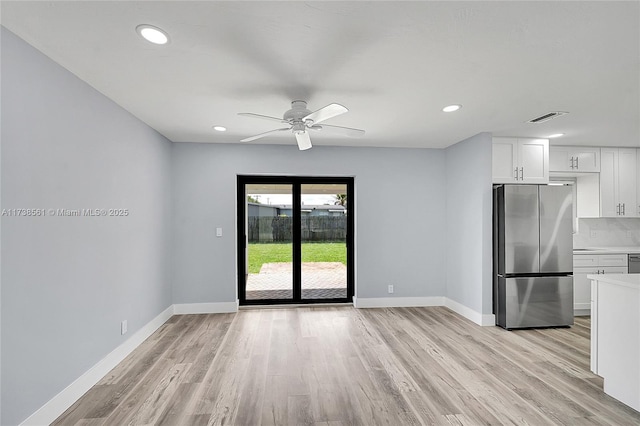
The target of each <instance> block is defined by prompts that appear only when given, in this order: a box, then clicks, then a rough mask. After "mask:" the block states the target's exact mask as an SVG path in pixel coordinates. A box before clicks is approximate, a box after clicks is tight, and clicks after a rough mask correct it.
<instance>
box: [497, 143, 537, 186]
mask: <svg viewBox="0 0 640 426" xmlns="http://www.w3.org/2000/svg"><path fill="white" fill-rule="evenodd" d="M492 161H493V164H492V169H493V183H542V184H544V183H549V140H548V139H521V138H493V154H492Z"/></svg>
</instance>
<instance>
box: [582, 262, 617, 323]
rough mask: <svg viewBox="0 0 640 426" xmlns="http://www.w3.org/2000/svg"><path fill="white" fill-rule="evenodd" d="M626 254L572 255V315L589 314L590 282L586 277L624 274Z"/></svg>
mask: <svg viewBox="0 0 640 426" xmlns="http://www.w3.org/2000/svg"><path fill="white" fill-rule="evenodd" d="M627 262H628V258H627V255H626V254H574V255H573V312H574V315H576V316H580V315H589V314H590V313H591V280H590V279H588V278H587V275H595V274H626V273H627V272H628V263H627Z"/></svg>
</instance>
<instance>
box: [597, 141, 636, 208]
mask: <svg viewBox="0 0 640 426" xmlns="http://www.w3.org/2000/svg"><path fill="white" fill-rule="evenodd" d="M600 162H601V165H600V216H601V217H637V216H638V206H637V204H636V197H637V195H638V194H637V191H638V189H637V187H638V176H637V171H638V153H637V150H636V149H634V148H602V149H601V159H600Z"/></svg>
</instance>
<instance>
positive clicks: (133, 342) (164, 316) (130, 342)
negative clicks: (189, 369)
mask: <svg viewBox="0 0 640 426" xmlns="http://www.w3.org/2000/svg"><path fill="white" fill-rule="evenodd" d="M237 311H238V301H235V302H225V303H182V304H176V305H171V306H169V307H168V308H167V309H165V310H164V311H162V313H161V314H160V315H158V316H157V317H155V318H154V319H152V320H151V321H149V322H148V323H147V324H146V325H144V326H143V327H142V328H141V329H140V330H138V331H137V332H136V333H134V334H133V335H132V336H131V337H129V338H128V339H127V340H126V341H125V342H123V343H122V344H121V345H120V346H118V347H117V348H115V349H114V350H113V351H111V353H109V354H108V355H107V356H105V357H104V358H103V359H102V360H100V361H99V362H98V363H97V364H96V365H94V366H93V367H91V368H90V369H89V370H87V372H85V373H84V374H83V375H82V376H80V377H78V378H77V379H76V380H75V381H74V382H73V383H71V384H70V385H69V386H67V387H66V388H65V389H63V390H62V391H61V392H60V393H59V394H57V395H56V396H54V397H53V398H52V399H51V400H50V401H49V402H47V403H46V404H44V405H43V406H42V407H40V409H38V411H36V412H35V413H33V414H32V415H31V416H29V417H28V418H27V419H26V420H25V421H23V422H22V423H20V426H32V425H33V426H38V425H45V424H47V425H48V424H51V423H52V422H53V421H54V420H55V419H57V418H58V417H59V416H60V415H61V414H62V413H64V412H65V411H66V410H67V409H68V408H69V407H71V406H72V405H73V404H74V403H75V402H76V401H77V400H78V399H80V397H81V396H82V395H84V394H85V393H86V392H87V391H88V390H89V389H91V387H93V386H94V385H95V384H96V383H98V382H99V381H100V380H101V379H102V378H103V377H104V376H105V375H107V373H109V371H111V370H112V369H113V368H114V367H115V366H116V365H118V364H119V363H120V362H122V360H124V359H125V358H126V356H127V355H129V354H130V353H131V352H133V351H134V349H136V348H137V347H138V346H140V344H141V343H142V342H144V341H145V339H147V337H149V336H151V335H152V334H153V333H154V332H155V331H156V330H157V329H158V328H160V326H161V325H162V324H164V323H165V322H167V320H168V319H169V318H171V316H172V315H182V314H211V313H213V314H215V313H226V312H237Z"/></svg>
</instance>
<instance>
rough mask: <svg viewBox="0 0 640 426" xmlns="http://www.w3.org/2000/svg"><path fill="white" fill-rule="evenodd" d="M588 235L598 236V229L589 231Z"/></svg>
mask: <svg viewBox="0 0 640 426" xmlns="http://www.w3.org/2000/svg"><path fill="white" fill-rule="evenodd" d="M589 235H590V236H591V238H598V231H591V233H590V234H589Z"/></svg>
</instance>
